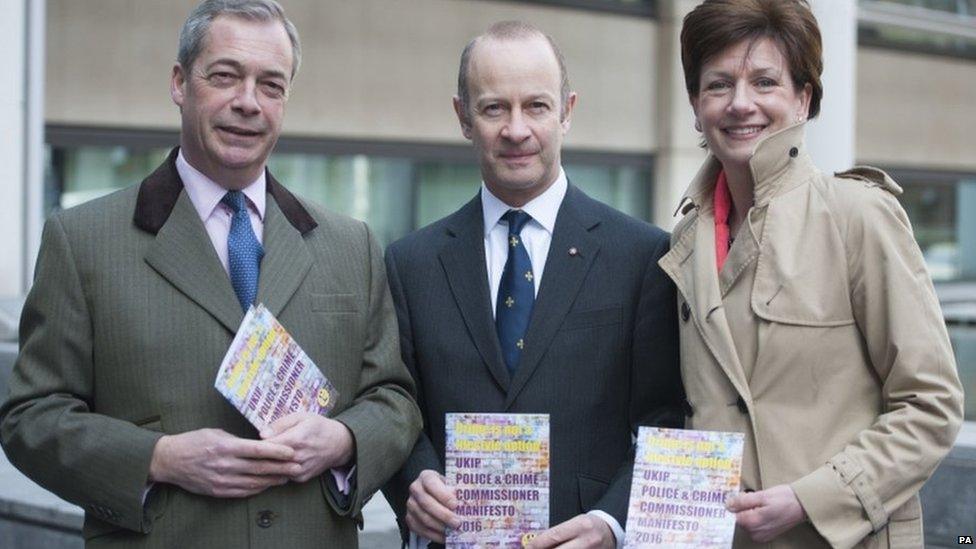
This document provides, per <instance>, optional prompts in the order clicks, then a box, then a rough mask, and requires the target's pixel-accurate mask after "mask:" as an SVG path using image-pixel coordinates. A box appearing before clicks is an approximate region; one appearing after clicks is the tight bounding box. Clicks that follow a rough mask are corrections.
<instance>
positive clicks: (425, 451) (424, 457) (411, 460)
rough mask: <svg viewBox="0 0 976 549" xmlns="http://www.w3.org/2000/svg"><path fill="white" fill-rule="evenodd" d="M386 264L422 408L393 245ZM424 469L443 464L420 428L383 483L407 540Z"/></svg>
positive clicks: (405, 356)
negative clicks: (415, 487) (411, 503)
mask: <svg viewBox="0 0 976 549" xmlns="http://www.w3.org/2000/svg"><path fill="white" fill-rule="evenodd" d="M386 266H387V272H388V273H389V282H390V290H391V293H392V295H393V304H394V307H395V309H396V315H397V320H398V324H399V327H400V353H401V356H402V358H403V363H404V364H406V366H407V370H409V371H410V375H411V376H412V377H413V379H414V382H415V383H416V386H417V403H418V404H419V405H420V409H421V410H422V411H423V410H424V409H425V407H424V393H423V384H422V383H421V379H420V377H419V371H418V370H417V361H416V359H415V356H414V345H413V332H412V323H411V321H410V310H409V305H408V303H407V298H406V294H405V292H404V291H403V285H402V283H401V281H400V273H399V268H398V265H397V260H396V256H395V253H394V249H393V248H390V249H388V250H387V252H386ZM425 469H431V470H434V471H438V472H440V473H443V472H444V467H443V465H442V464H441V461H440V459H439V458H438V457H437V451H436V450H435V449H434V444H433V443H432V442H431V441H430V437H428V436H427V433H426V432H425V431H423V430H422V431H420V435H419V436H418V437H417V442H416V444H414V446H413V449H412V450H411V452H410V456H409V457H407V460H406V462H404V464H403V467H401V468H400V470H399V471H397V472H396V474H394V475H393V477H392V478H391V479H390V481H389V482H387V483H386V485H385V486H384V487H383V495H384V496H386V499H387V501H388V502H389V503H390V506H391V507H392V508H393V511H394V512H395V513H396V517H397V523H398V524H399V526H400V533H401V535H402V536H403V537H404V541H406V539H407V538H406V536H408V534H409V532H408V531H407V527H406V523H405V522H404V520H403V517H404V515H405V514H406V511H407V499H408V498H409V496H410V484H411V483H412V482H413V481H414V480H416V478H417V477H418V476H419V475H420V472H421V471H423V470H425Z"/></svg>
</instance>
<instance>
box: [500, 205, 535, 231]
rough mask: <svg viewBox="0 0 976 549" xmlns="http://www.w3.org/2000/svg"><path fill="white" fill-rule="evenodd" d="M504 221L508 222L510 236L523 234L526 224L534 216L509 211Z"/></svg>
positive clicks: (517, 211) (504, 216)
mask: <svg viewBox="0 0 976 549" xmlns="http://www.w3.org/2000/svg"><path fill="white" fill-rule="evenodd" d="M502 219H504V220H505V221H508V234H519V233H521V232H522V227H525V224H526V223H528V222H529V220H530V219H532V216H531V215H529V214H527V213H525V212H523V211H522V210H508V211H507V212H505V215H503V216H502Z"/></svg>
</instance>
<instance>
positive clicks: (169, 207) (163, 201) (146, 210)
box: [132, 147, 318, 236]
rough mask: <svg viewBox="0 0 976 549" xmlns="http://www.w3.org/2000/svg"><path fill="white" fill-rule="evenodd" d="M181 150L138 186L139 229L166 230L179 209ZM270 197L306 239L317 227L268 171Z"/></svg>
mask: <svg viewBox="0 0 976 549" xmlns="http://www.w3.org/2000/svg"><path fill="white" fill-rule="evenodd" d="M179 151H180V149H179V147H176V148H174V149H173V150H172V151H171V152H170V153H169V156H168V157H167V158H166V160H165V161H164V162H163V163H162V164H161V165H160V166H159V167H158V168H156V171H154V172H153V173H151V174H149V177H147V178H145V179H143V180H142V184H140V185H139V197H138V198H137V199H136V211H135V215H134V216H133V219H132V220H133V222H135V224H136V227H139V228H140V229H142V230H144V231H146V232H148V233H152V234H156V233H158V232H159V229H161V228H162V227H163V225H164V224H165V223H166V220H167V219H169V214H170V213H171V212H172V211H173V207H174V206H176V199H177V198H179V196H180V191H182V190H183V180H182V179H180V174H179V172H177V170H176V157H177V155H178V154H179ZM265 173H266V175H267V185H268V194H270V195H271V197H272V198H273V199H274V201H275V202H277V203H278V208H280V209H281V213H283V214H285V218H286V219H287V220H288V222H289V223H291V224H292V226H293V227H295V229H297V230H298V232H300V233H301V234H302V235H303V236H304V235H305V234H306V233H308V232H309V231H311V230H312V229H314V228H315V227H317V226H318V223H316V222H315V220H314V219H313V218H312V216H311V214H309V213H308V210H306V209H305V207H304V206H302V203H301V202H299V201H298V198H296V197H295V195H293V194H291V192H289V191H288V189H286V188H285V187H284V185H282V184H281V183H278V181H277V180H276V179H275V178H274V176H272V175H271V172H269V171H267V168H265Z"/></svg>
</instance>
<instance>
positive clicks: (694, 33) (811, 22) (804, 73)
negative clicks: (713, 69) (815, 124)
mask: <svg viewBox="0 0 976 549" xmlns="http://www.w3.org/2000/svg"><path fill="white" fill-rule="evenodd" d="M763 38H769V39H771V40H773V42H775V43H776V44H777V45H778V46H779V48H780V51H781V52H782V53H783V56H784V57H785V58H786V62H787V63H788V65H789V68H790V75H791V76H792V78H793V84H794V85H795V86H796V87H797V89H802V88H803V86H805V85H806V84H810V87H811V88H812V91H813V93H812V94H811V96H810V108H809V110H808V111H807V116H808V117H809V118H814V117H816V116H817V114H818V113H819V112H820V99H821V98H822V97H823V84H822V83H821V82H820V75H821V74H822V73H823V43H822V41H821V38H820V28H819V27H818V26H817V19H816V18H815V17H814V16H813V13H811V11H810V6H809V4H808V3H807V0H705V1H704V2H702V3H701V4H700V5H699V6H698V7H696V8H695V9H693V10H692V11H691V12H690V13H689V14H688V15H686V16H685V20H684V26H683V27H682V28H681V65H682V66H683V68H684V72H685V87H686V88H687V89H688V95H689V96H691V97H697V96H698V90H699V86H700V81H701V70H702V66H703V65H704V64H705V63H707V62H708V61H709V60H710V59H711V58H713V57H714V56H716V55H718V54H719V53H721V52H723V51H724V50H725V49H727V48H729V47H731V46H734V45H736V44H738V43H740V42H742V41H744V40H745V41H749V42H755V41H757V40H760V39H763Z"/></svg>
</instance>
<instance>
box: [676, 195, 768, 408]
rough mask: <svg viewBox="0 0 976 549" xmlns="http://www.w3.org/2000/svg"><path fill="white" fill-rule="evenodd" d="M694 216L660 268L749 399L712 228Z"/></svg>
mask: <svg viewBox="0 0 976 549" xmlns="http://www.w3.org/2000/svg"><path fill="white" fill-rule="evenodd" d="M693 215H695V218H694V219H693V220H691V221H690V222H689V225H688V226H687V227H685V228H684V229H683V230H682V231H681V235H680V237H679V239H678V241H677V242H675V243H674V245H673V246H672V248H671V250H670V251H669V252H668V253H667V254H665V255H664V257H662V258H661V260H660V261H659V265H660V266H661V268H662V269H664V272H666V273H667V274H668V276H669V277H671V279H672V280H673V281H674V283H675V285H676V286H677V288H678V291H679V292H680V293H681V297H682V299H683V300H684V302H686V303H687V304H688V307H689V308H690V312H691V314H690V316H689V317H688V320H687V322H693V323H694V325H695V328H696V329H697V330H698V332H699V333H700V334H701V337H702V339H703V340H704V341H705V344H706V346H707V347H708V352H709V353H710V354H711V355H712V356H713V357H714V359H715V361H716V362H717V363H718V364H719V366H720V367H721V369H722V371H723V372H724V373H725V375H726V376H727V377H728V378H729V381H730V382H731V383H732V385H733V386H734V387H735V389H736V390H737V391H738V392H739V394H740V395H742V396H743V397H746V398H749V397H750V391H749V384H748V382H747V381H746V376H745V371H744V370H743V368H742V364H741V363H740V362H739V357H738V354H737V353H736V350H735V344H734V343H733V341H732V332H731V330H730V329H729V324H728V319H727V317H726V316H725V307H723V305H722V294H721V291H720V289H719V279H718V275H717V270H716V265H717V264H716V259H715V226H714V223H713V221H712V218H711V217H707V216H706V217H705V218H704V219H703V218H702V216H701V211H699V212H697V213H696V214H693ZM679 301H680V300H679ZM682 321H683V318H682Z"/></svg>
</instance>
